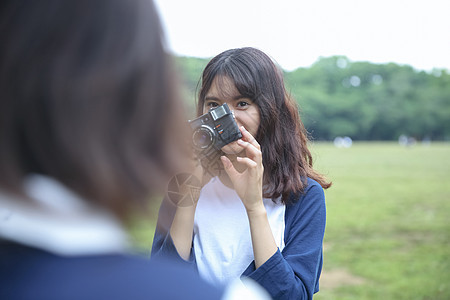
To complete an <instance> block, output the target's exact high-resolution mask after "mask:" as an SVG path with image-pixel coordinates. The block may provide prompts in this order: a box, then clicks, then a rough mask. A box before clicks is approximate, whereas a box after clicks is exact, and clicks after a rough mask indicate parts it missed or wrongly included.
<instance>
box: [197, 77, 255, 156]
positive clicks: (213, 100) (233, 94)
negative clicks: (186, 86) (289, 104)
mask: <svg viewBox="0 0 450 300" xmlns="http://www.w3.org/2000/svg"><path fill="white" fill-rule="evenodd" d="M224 103H227V104H228V106H229V107H230V109H231V110H232V111H233V112H234V116H235V118H236V123H237V124H238V126H239V127H240V126H244V127H245V129H247V130H248V131H249V132H250V133H251V135H253V137H256V133H257V132H258V127H259V123H260V116H259V107H258V106H257V105H256V104H255V103H253V102H252V100H250V99H249V98H245V97H244V96H242V95H241V94H240V93H239V92H238V90H237V89H236V87H235V85H234V83H233V82H232V81H231V80H230V79H229V78H227V77H219V78H218V77H216V78H214V80H213V83H212V85H211V88H210V89H209V91H208V92H207V93H206V96H205V102H204V104H203V113H204V114H205V113H207V112H208V111H209V110H210V109H213V108H216V107H217V106H220V105H222V104H224ZM222 151H223V152H224V153H225V154H228V155H238V154H239V153H241V152H242V147H240V146H239V145H238V144H237V142H236V141H235V142H232V143H230V144H228V145H225V146H224V147H222Z"/></svg>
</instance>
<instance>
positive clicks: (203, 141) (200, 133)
mask: <svg viewBox="0 0 450 300" xmlns="http://www.w3.org/2000/svg"><path fill="white" fill-rule="evenodd" d="M192 141H193V142H194V146H195V147H197V148H200V149H206V148H208V147H209V146H210V145H211V143H212V141H213V136H212V135H211V132H210V131H209V130H208V129H206V128H203V127H200V128H199V129H197V130H196V131H195V132H194V134H193V135H192Z"/></svg>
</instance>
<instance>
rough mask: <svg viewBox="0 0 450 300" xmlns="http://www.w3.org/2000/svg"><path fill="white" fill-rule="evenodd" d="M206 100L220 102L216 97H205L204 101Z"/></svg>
mask: <svg viewBox="0 0 450 300" xmlns="http://www.w3.org/2000/svg"><path fill="white" fill-rule="evenodd" d="M206 100H213V101H220V99H219V98H217V97H215V96H206V97H205V101H206Z"/></svg>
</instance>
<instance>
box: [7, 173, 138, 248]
mask: <svg viewBox="0 0 450 300" xmlns="http://www.w3.org/2000/svg"><path fill="white" fill-rule="evenodd" d="M24 190H25V191H26V193H27V195H28V196H29V197H30V198H32V201H33V202H34V203H33V204H35V205H30V203H29V200H26V199H18V197H17V196H12V195H10V194H7V193H3V192H0V238H3V239H6V240H10V241H14V242H17V243H20V244H24V245H27V246H31V247H35V248H39V249H42V250H46V251H49V252H52V253H55V254H60V255H92V254H105V253H118V252H119V253H120V252H125V251H127V249H128V247H129V243H128V236H127V234H126V231H125V230H124V229H123V228H122V226H121V224H120V222H118V220H117V219H116V218H115V217H114V216H113V215H112V214H110V213H108V212H107V211H105V210H104V209H100V208H98V207H95V206H93V205H92V204H91V203H88V202H87V201H84V200H83V199H81V198H80V197H79V196H78V195H76V194H75V193H73V192H72V191H70V190H69V189H68V188H66V187H65V186H64V185H62V184H61V183H59V182H58V181H56V180H54V179H52V178H49V177H45V176H41V175H31V176H28V177H27V178H26V180H25V182H24ZM36 204H37V205H36Z"/></svg>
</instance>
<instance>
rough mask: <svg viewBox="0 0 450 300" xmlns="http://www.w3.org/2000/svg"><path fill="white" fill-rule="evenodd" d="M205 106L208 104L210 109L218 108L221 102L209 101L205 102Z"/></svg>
mask: <svg viewBox="0 0 450 300" xmlns="http://www.w3.org/2000/svg"><path fill="white" fill-rule="evenodd" d="M205 106H206V107H207V108H208V109H213V108H216V107H217V106H219V104H218V103H216V102H207V103H205Z"/></svg>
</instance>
